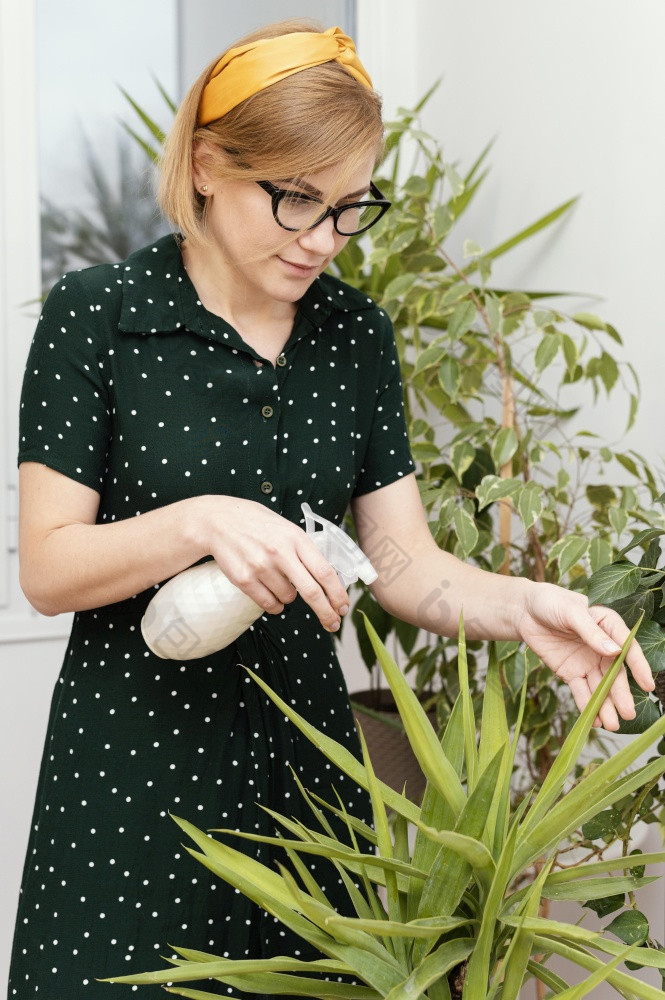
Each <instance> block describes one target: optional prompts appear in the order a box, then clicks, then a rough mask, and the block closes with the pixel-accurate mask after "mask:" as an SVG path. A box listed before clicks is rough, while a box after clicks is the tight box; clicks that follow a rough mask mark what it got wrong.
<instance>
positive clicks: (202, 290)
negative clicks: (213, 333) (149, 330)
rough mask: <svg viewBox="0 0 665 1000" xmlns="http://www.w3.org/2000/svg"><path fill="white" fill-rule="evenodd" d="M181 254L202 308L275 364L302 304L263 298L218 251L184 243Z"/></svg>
mask: <svg viewBox="0 0 665 1000" xmlns="http://www.w3.org/2000/svg"><path fill="white" fill-rule="evenodd" d="M181 251H182V257H183V261H184V264H185V268H186V270H187V274H188V276H189V278H190V281H191V282H192V284H193V285H194V288H195V289H196V293H197V295H198V297H199V299H200V301H201V303H202V305H203V306H204V307H205V308H206V309H207V310H208V312H211V313H213V314H214V315H215V316H219V317H221V319H224V320H225V321H226V322H227V323H229V324H230V325H231V326H232V327H233V328H234V329H235V330H236V331H237V332H238V333H239V334H240V336H241V337H242V338H243V340H244V341H245V342H246V343H247V344H249V346H250V347H253V348H254V350H255V351H256V352H257V353H258V354H260V355H261V357H265V358H269V359H270V360H271V361H272V362H274V360H275V358H277V356H278V355H279V354H280V353H281V351H282V348H283V347H284V344H285V343H286V341H287V340H288V339H289V336H290V334H291V330H292V328H293V321H294V319H295V315H296V312H297V308H298V304H297V303H296V302H279V301H275V300H274V299H271V298H269V297H267V296H264V297H263V298H262V297H261V296H260V295H259V294H256V290H254V289H251V288H250V287H248V285H247V283H246V282H245V281H243V279H242V277H241V276H240V275H239V274H237V272H236V271H235V270H234V269H233V267H232V266H230V265H229V263H228V261H226V260H225V259H224V258H223V257H222V256H221V255H220V254H219V253H216V252H215V251H214V250H209V249H208V248H205V249H204V248H201V247H197V246H192V245H189V244H188V243H187V241H184V242H183V243H182V245H181Z"/></svg>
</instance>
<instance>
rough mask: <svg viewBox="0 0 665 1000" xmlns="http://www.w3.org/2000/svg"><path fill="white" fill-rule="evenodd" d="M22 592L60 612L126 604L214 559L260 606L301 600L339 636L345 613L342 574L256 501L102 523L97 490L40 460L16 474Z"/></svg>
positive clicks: (193, 500) (170, 507)
mask: <svg viewBox="0 0 665 1000" xmlns="http://www.w3.org/2000/svg"><path fill="white" fill-rule="evenodd" d="M19 482H20V489H19V495H20V518H19V522H20V523H19V550H20V570H21V586H22V587H23V590H24V593H25V594H26V597H27V598H28V600H29V601H30V603H31V604H32V605H33V607H34V608H36V609H37V611H40V612H41V613H42V614H45V615H58V614H62V613H63V612H67V611H85V610H86V609H88V608H99V607H103V606H105V605H108V604H114V603H115V602H117V601H122V600H125V599H126V598H128V597H132V596H133V595H134V594H139V593H141V592H142V591H145V590H147V589H148V588H149V587H154V586H155V584H156V583H159V582H161V581H162V580H167V579H169V578H170V577H172V576H175V575H176V573H180V572H181V571H182V570H185V569H187V568H188V567H189V566H192V565H194V563H196V562H198V561H199V560H200V559H202V558H204V557H205V556H208V555H212V556H213V557H214V558H215V560H216V561H217V563H218V564H219V566H220V567H221V569H222V572H223V573H225V574H226V576H227V577H228V578H229V579H230V580H231V582H232V583H234V584H235V585H236V586H237V587H239V588H240V589H241V590H243V591H244V592H245V593H246V594H248V595H249V596H250V597H251V598H252V599H253V600H254V601H256V603H257V604H258V605H260V607H262V608H264V609H265V610H266V611H268V612H270V613H271V614H279V613H280V612H281V611H282V610H283V608H284V605H285V604H288V603H289V602H290V601H293V600H294V599H295V596H296V593H299V594H300V595H301V597H302V598H303V600H304V601H306V603H307V604H308V605H309V606H310V607H311V609H312V611H313V612H314V614H316V616H317V617H318V618H319V619H320V621H321V624H322V625H323V627H324V628H326V629H328V630H329V631H331V632H334V631H335V630H336V629H337V628H339V623H340V617H341V615H342V614H344V611H345V608H346V609H348V602H349V600H348V596H347V593H346V591H345V589H344V587H342V585H341V583H340V582H339V579H338V576H337V573H336V572H335V570H334V569H333V568H332V566H330V564H329V563H328V562H327V560H326V559H325V558H324V557H323V556H322V555H321V553H320V552H319V550H318V549H317V547H316V546H315V545H314V543H313V542H312V540H311V539H310V538H308V537H307V535H306V533H305V532H304V531H303V529H302V528H300V527H298V525H297V524H292V523H291V522H290V521H287V520H286V518H283V517H281V516H280V515H279V514H276V513H275V512H274V511H271V510H268V509H267V508H266V507H264V506H263V505H262V504H260V503H256V502H254V501H253V500H239V499H237V498H236V497H230V496H214V495H213V496H197V497H187V498H186V499H183V500H178V501H176V502H174V503H170V504H166V505H165V506H164V507H157V508H155V509H154V510H151V511H147V512H145V513H143V514H137V515H136V516H134V517H126V518H121V519H119V520H107V521H105V522H104V523H97V517H98V512H99V500H100V498H99V493H97V492H96V491H95V490H92V489H90V488H89V487H88V486H84V485H83V484H82V483H78V482H75V481H74V480H72V479H70V478H69V477H68V476H65V475H62V473H60V472H56V471H55V470H54V469H50V468H48V467H47V466H45V465H41V464H39V463H38V462H22V463H21V466H20V469H19Z"/></svg>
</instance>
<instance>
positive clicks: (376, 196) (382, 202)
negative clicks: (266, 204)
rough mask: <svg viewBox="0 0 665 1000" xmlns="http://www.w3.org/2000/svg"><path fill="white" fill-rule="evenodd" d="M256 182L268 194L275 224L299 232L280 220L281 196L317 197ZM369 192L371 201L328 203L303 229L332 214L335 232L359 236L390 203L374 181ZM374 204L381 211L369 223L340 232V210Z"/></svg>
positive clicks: (381, 215)
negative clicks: (352, 230) (348, 231)
mask: <svg viewBox="0 0 665 1000" xmlns="http://www.w3.org/2000/svg"><path fill="white" fill-rule="evenodd" d="M256 183H257V184H258V185H259V187H261V188H263V190H264V191H265V192H266V193H267V194H269V195H270V198H271V202H272V217H273V219H274V220H275V222H276V223H277V225H278V226H280V227H281V228H282V229H285V230H286V231H287V232H288V233H297V232H299V227H298V226H285V225H284V223H283V222H280V220H279V215H278V211H279V204H280V202H281V201H282V199H283V198H285V197H286V195H294V194H297V195H300V196H301V197H303V198H308V199H310V200H311V201H312V202H316V201H317V199H316V198H313V197H312V196H311V195H308V194H307V192H306V191H294V190H290V189H288V188H280V187H277V185H276V184H271V183H270V181H257V182H256ZM369 193H370V194H371V195H372V196H373V198H372V201H350V202H349V203H348V204H347V205H337V206H335V205H329V206H328V208H327V209H326V210H325V212H323V214H322V215H320V216H319V218H318V219H317V220H316V222H313V223H312V225H311V226H307V228H306V229H305V230H304V231H305V232H309V231H310V230H311V229H316V227H317V226H320V225H321V223H322V222H325V220H326V219H328V218H330V217H331V216H332V220H333V225H334V227H335V232H336V233H339V235H340V236H360V234H361V233H366V232H367V230H368V229H371V228H372V226H375V225H376V224H377V222H379V220H380V219H382V218H383V216H384V215H385V214H386V212H387V211H388V209H389V208H390V206H391V205H392V202H390V201H388V199H387V198H384V196H383V195H382V194H381V192H380V191H379V189H378V187H377V186H376V184H375V183H374V181H370V185H369ZM376 205H378V206H379V208H381V212H380V214H379V215H377V217H376V219H373V220H372V221H371V222H370V223H369V225H367V226H363V228H362V229H357V230H355V231H354V232H353V233H342V232H340V230H339V228H338V226H337V220H338V219H339V216H340V215H341V214H342V212H346V211H347V209H349V208H360V209H363V208H370V207H371V206H376Z"/></svg>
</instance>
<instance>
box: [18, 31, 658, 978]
mask: <svg viewBox="0 0 665 1000" xmlns="http://www.w3.org/2000/svg"><path fill="white" fill-rule="evenodd" d="M381 143H382V125H381V116H380V102H379V98H378V96H377V95H376V93H375V92H374V91H373V89H372V85H371V82H370V79H369V77H368V75H367V73H366V72H365V70H364V68H363V67H362V64H361V63H360V62H359V60H358V58H357V56H356V54H355V49H354V46H353V43H352V41H351V40H350V39H349V38H348V37H347V36H345V35H344V34H342V32H340V31H339V29H330V30H329V31H327V32H319V31H317V30H316V28H315V27H313V26H311V25H309V24H304V23H301V22H297V23H285V24H281V25H276V26H272V27H269V28H266V29H264V30H263V31H261V32H258V33H257V34H255V35H253V36H251V37H249V38H248V39H245V40H244V41H243V42H241V43H239V45H238V46H235V47H234V48H233V49H232V50H229V52H227V53H226V54H225V56H223V57H222V59H220V60H219V62H215V64H213V65H212V66H210V67H208V69H207V70H206V71H205V72H204V73H203V74H202V75H201V77H200V78H199V80H198V81H197V82H196V83H195V84H194V86H193V87H192V89H191V91H190V92H189V94H188V96H187V97H186V99H185V101H184V103H183V105H182V108H181V109H180V111H179V113H178V117H177V119H176V122H175V126H174V129H173V132H172V135H171V137H170V139H169V142H168V144H167V148H166V151H165V157H164V163H163V170H162V178H161V187H160V203H161V207H162V209H163V210H164V212H165V213H166V215H167V216H168V217H169V218H170V219H171V220H172V222H173V223H174V226H175V227H176V229H177V231H178V232H179V236H178V237H177V238H173V237H167V238H165V239H162V240H160V241H158V242H157V243H156V244H155V245H154V246H151V247H148V248H146V249H144V250H140V251H138V252H137V253H135V254H133V255H132V256H131V257H130V258H129V259H128V260H127V261H125V262H124V263H122V264H117V265H114V266H109V265H103V266H100V267H97V268H92V269H90V270H87V271H83V272H78V273H75V274H70V275H66V276H65V277H64V278H63V280H62V281H61V282H60V283H59V285H58V286H56V288H55V289H54V290H53V292H52V293H51V295H50V296H49V299H48V301H47V303H46V305H45V308H44V312H43V316H42V318H41V320H40V323H39V327H38V330H37V333H36V336H35V340H34V343H33V346H32V349H31V354H30V357H29V360H28V364H27V369H26V376H25V383H24V390H23V400H22V411H21V443H20V453H19V462H20V488H21V515H20V518H21V525H20V526H21V577H22V585H23V588H24V590H25V592H26V594H27V596H28V598H29V600H30V601H31V602H32V604H33V605H34V606H35V607H36V608H37V609H38V610H39V611H41V612H43V613H44V614H48V615H54V614H59V613H61V612H64V611H70V610H72V611H75V612H76V615H75V621H74V626H73V631H72V636H71V640H70V643H69V647H68V650H67V654H66V658H65V663H64V666H63V671H62V674H61V676H60V679H59V683H58V685H57V688H56V692H55V696H54V701H53V708H52V714H51V719H50V722H49V733H48V739H47V749H46V752H45V756H44V762H43V766H42V772H41V776H40V784H39V791H38V796H37V804H36V810H35V821H34V826H33V831H32V836H31V841H30V845H29V850H28V860H27V863H26V870H25V876H24V883H23V891H22V897H21V903H20V909H19V918H18V925H17V927H18V929H17V934H16V939H15V946H14V955H13V968H12V978H11V983H10V996H18V997H21V998H23V997H27V996H32V995H33V994H34V993H37V992H39V995H40V996H44V995H46V996H56V995H57V996H62V997H67V998H75V997H79V996H81V997H93V998H94V997H96V996H99V997H102V996H106V993H107V992H108V987H107V986H105V985H102V984H99V983H97V982H96V981H95V977H102V976H108V975H113V974H116V975H117V974H122V973H130V972H137V971H141V970H143V969H147V968H151V967H153V966H154V963H155V959H156V957H157V955H158V954H159V953H160V952H163V950H164V948H166V947H167V942H168V943H169V944H179V945H186V946H190V947H194V948H202V949H207V950H210V951H215V952H217V953H220V954H228V955H230V956H231V957H242V956H244V955H259V954H271V953H284V952H285V950H287V949H289V950H291V951H292V953H293V951H295V953H297V952H298V944H297V943H293V942H286V941H285V940H284V938H285V932H284V931H283V930H281V929H280V928H279V927H278V925H277V924H276V923H275V922H274V921H273V920H272V919H271V918H269V917H267V916H266V915H265V914H263V913H261V912H259V911H258V910H255V909H253V908H252V906H251V905H250V904H249V903H248V902H247V901H246V900H245V899H243V898H242V897H240V896H239V895H237V894H235V893H233V892H231V891H229V890H228V888H227V887H225V886H220V885H215V884H214V883H208V881H207V880H206V879H205V878H203V877H202V876H201V875H200V872H199V870H198V868H197V867H196V866H194V865H192V864H191V863H190V862H189V859H188V858H187V855H186V852H185V851H183V850H182V848H181V847H180V846H179V842H178V841H179V838H178V834H177V830H176V828H175V826H174V824H173V823H172V822H171V820H170V819H169V816H168V813H169V812H175V813H178V814H180V815H183V816H185V817H189V818H191V819H193V820H194V821H195V822H196V823H197V825H198V826H202V827H204V828H205V827H215V826H226V827H232V828H233V827H238V828H242V829H245V830H250V831H252V830H264V831H268V832H271V821H270V818H269V816H268V815H267V814H266V813H265V812H264V811H263V810H262V808H261V807H263V806H268V807H275V808H277V809H279V810H282V811H286V812H295V814H297V815H300V814H301V813H300V811H301V810H302V809H303V808H304V807H303V806H302V804H301V799H300V797H299V793H298V790H297V782H296V779H301V780H302V781H303V783H304V784H305V785H306V786H307V787H309V788H311V789H313V790H315V791H316V792H317V793H319V794H320V795H322V796H323V797H324V798H328V799H332V798H333V797H334V793H333V791H332V788H333V787H335V788H337V789H338V790H339V792H340V793H341V794H342V796H343V801H344V803H345V805H346V806H348V807H349V808H350V809H351V810H352V811H353V812H355V813H356V814H361V815H363V814H365V812H366V810H367V803H366V800H365V798H364V796H363V795H362V794H361V793H360V792H359V790H358V789H356V788H351V787H349V782H348V780H347V781H346V782H345V781H344V778H343V776H341V775H340V774H339V773H335V772H334V770H333V769H332V768H331V765H329V764H328V763H327V762H326V761H324V760H322V759H320V758H319V756H318V755H317V754H316V753H315V752H314V751H313V749H312V748H311V747H310V745H309V744H306V743H305V742H304V741H303V740H301V739H300V738H299V737H298V734H297V733H294V732H293V731H292V728H291V727H290V726H289V725H288V724H286V723H285V721H284V719H283V717H281V716H280V714H279V713H278V712H277V711H276V710H275V709H274V708H273V706H272V705H271V703H269V702H268V701H267V699H266V698H265V697H263V696H261V695H260V693H259V692H258V690H257V688H256V686H255V685H252V684H251V683H250V682H249V681H248V680H247V679H246V677H245V674H244V672H243V671H242V670H241V669H240V668H239V666H238V665H239V664H245V665H248V666H250V667H252V668H254V669H255V670H258V671H260V672H261V673H262V675H263V676H264V677H265V678H266V679H267V681H268V682H269V683H270V684H271V686H273V687H275V688H277V689H278V690H279V691H280V692H281V694H282V697H284V698H288V699H289V700H290V701H291V703H292V704H293V705H294V706H295V707H296V708H297V710H298V711H300V712H301V713H302V714H303V715H305V716H306V717H307V718H308V719H309V720H310V721H311V722H313V723H314V724H315V725H316V726H318V727H321V728H324V729H325V730H326V732H328V733H329V734H330V735H331V736H332V737H334V738H335V739H338V740H341V741H346V742H347V743H348V744H349V745H351V746H353V747H356V746H357V745H356V742H355V734H354V731H353V721H352V717H351V714H350V710H349V705H348V698H347V693H346V689H345V685H344V682H343V679H342V675H341V672H340V669H339V665H338V663H337V660H336V656H335V652H334V647H333V639H332V636H331V633H334V632H335V631H336V630H337V629H338V628H339V626H340V621H341V619H342V617H343V616H344V615H345V614H346V613H347V611H348V608H349V600H348V595H347V593H346V592H345V590H344V588H343V587H342V586H341V584H340V582H339V580H338V578H337V575H336V574H335V572H334V571H333V569H332V568H331V567H330V566H329V565H328V563H327V562H326V561H325V559H323V557H322V556H321V555H320V554H319V552H318V550H317V549H316V547H315V546H314V545H313V543H312V542H311V541H310V540H309V539H308V538H307V537H306V535H305V534H304V532H303V530H302V523H303V519H302V514H301V510H300V504H301V503H302V501H304V500H307V501H308V502H309V503H310V504H311V506H312V507H313V508H314V510H315V511H316V512H318V513H321V514H323V515H324V516H325V517H327V518H329V519H331V520H333V521H335V522H336V523H340V521H341V520H342V518H343V516H344V513H345V511H346V509H347V508H348V506H349V504H350V506H351V510H352V513H353V517H354V519H355V523H356V527H357V530H358V536H359V540H360V544H361V546H363V547H367V548H368V549H371V548H372V547H373V544H374V542H375V541H376V539H383V538H386V537H387V538H389V539H392V540H394V542H396V543H397V544H398V545H399V546H400V548H401V549H402V550H405V551H407V552H408V553H409V554H410V556H411V562H410V563H409V566H408V567H407V568H406V569H405V570H404V571H403V572H402V573H401V574H400V575H399V576H398V577H397V578H396V579H394V580H392V581H390V580H388V579H387V578H385V577H384V578H383V579H382V577H381V576H380V577H379V579H378V581H377V582H376V584H375V585H374V586H373V592H374V595H375V596H376V598H377V599H378V600H379V601H380V602H381V604H382V605H383V606H384V607H386V608H387V609H388V610H389V611H391V612H392V613H394V614H396V615H398V616H400V617H401V618H403V619H405V620H408V621H411V622H414V623H416V624H419V625H422V626H423V627H426V628H428V629H430V630H435V631H439V632H441V633H442V634H443V633H445V634H449V633H451V632H454V631H455V629H456V623H457V619H458V615H459V611H460V609H461V607H462V605H464V611H465V617H466V619H467V621H468V622H470V623H471V624H470V626H469V630H470V633H471V634H472V635H473V636H475V637H481V638H487V637H492V638H499V639H523V640H525V641H526V642H528V643H529V644H530V645H531V647H532V648H533V649H534V650H535V651H536V653H538V655H539V656H541V657H542V658H543V660H545V662H546V663H547V664H548V665H549V666H550V667H551V669H552V670H554V671H555V672H556V673H558V674H559V675H560V676H561V677H562V678H563V679H564V680H566V681H567V683H568V684H569V685H570V688H571V690H572V692H573V695H574V696H575V699H576V702H577V704H578V705H579V706H580V708H581V707H583V705H584V704H585V703H586V702H587V701H588V699H589V697H590V694H591V691H593V689H594V688H595V687H596V686H597V684H598V683H599V681H600V679H601V677H602V674H603V672H604V670H605V669H606V668H607V666H608V665H609V663H610V661H611V658H612V656H613V654H615V653H616V652H617V651H618V649H619V646H620V644H621V643H622V641H623V640H624V638H625V636H626V635H627V630H626V627H625V625H624V624H623V622H622V621H621V619H620V618H619V617H618V616H617V615H616V614H614V613H612V612H610V611H608V610H607V609H604V608H592V609H589V608H588V607H587V605H586V602H585V600H584V598H582V597H581V596H580V595H577V594H570V593H568V592H567V591H565V590H562V589H560V588H557V587H554V586H550V585H547V584H534V583H531V582H529V581H527V580H523V579H506V578H504V577H498V576H494V575H491V574H488V573H484V572H482V571H480V570H478V569H475V568H473V567H470V566H466V565H464V564H462V563H460V562H459V561H458V560H456V559H455V558H454V557H452V556H451V555H449V554H447V553H444V552H441V551H439V550H438V549H437V548H436V546H435V545H434V544H433V542H432V539H431V535H430V533H429V530H428V527H427V524H426V520H425V517H424V514H423V510H422V507H421V504H420V501H419V495H418V490H417V488H416V484H415V479H414V476H413V463H412V460H411V456H410V453H409V448H408V442H407V437H406V430H405V425H404V418H403V412H402V392H401V383H400V376H399V368H398V362H397V355H396V350H395V345H394V340H393V335H392V330H391V327H390V323H389V320H388V319H387V317H386V316H385V315H384V314H383V312H382V311H381V310H379V309H378V308H377V307H376V306H375V305H374V304H373V303H372V302H371V301H369V300H368V299H366V298H365V297H364V296H362V295H360V294H359V293H358V292H357V291H355V290H354V289H352V288H350V287H348V286H345V285H344V284H342V283H341V282H340V281H338V280H336V279H334V278H331V277H329V276H327V275H326V274H325V273H324V272H325V270H326V268H327V267H328V265H329V264H330V262H331V261H332V260H333V259H334V257H335V255H336V254H337V253H338V252H339V251H340V250H341V249H342V247H343V246H344V245H345V244H346V242H347V240H348V239H349V237H350V236H351V235H353V234H355V233H358V232H359V231H362V230H363V229H364V228H367V227H368V226H369V225H371V224H373V223H374V222H375V221H378V219H379V218H380V216H381V214H382V213H383V212H384V211H385V210H386V208H387V203H386V202H385V200H384V199H383V198H382V196H381V193H380V191H379V190H378V188H376V186H375V185H374V184H373V183H372V170H373V168H374V166H375V163H376V161H377V159H378V158H379V156H380V154H381ZM211 556H212V557H213V558H214V559H216V560H217V562H218V563H219V565H220V566H221V568H222V570H223V571H224V573H225V574H226V575H227V576H228V577H229V578H230V579H231V580H232V581H233V582H234V583H236V584H237V585H238V586H240V587H241V588H242V589H243V590H244V591H245V592H246V593H247V594H249V595H250V596H251V597H252V598H253V599H254V600H255V601H256V602H257V603H259V604H260V605H261V606H262V607H263V608H264V609H265V612H266V614H264V616H263V617H262V618H261V619H260V620H259V621H258V622H257V623H256V625H255V626H254V627H253V628H252V629H250V630H249V631H247V632H246V633H245V634H244V635H243V636H241V637H240V639H238V641H237V642H236V643H235V644H234V645H233V646H231V647H230V648H228V649H226V650H223V651H221V652H220V653H217V654H214V655H212V656H209V657H205V658H203V659H199V660H189V661H187V662H179V661H178V659H177V648H176V647H177V643H178V642H179V641H182V637H181V636H175V635H173V636H168V635H167V636H165V637H164V642H165V643H168V642H171V644H172V646H173V657H174V658H173V659H171V660H168V661H164V660H161V659H158V658H156V657H155V656H154V655H153V654H152V653H151V652H150V651H149V650H148V649H147V648H146V646H145V644H144V643H143V641H142V639H141V634H140V629H139V623H140V619H141V616H142V614H143V612H144V611H145V608H146V606H147V604H148V602H149V600H150V597H151V596H152V594H153V593H154V587H155V586H157V585H158V584H159V582H161V581H164V580H166V579H168V578H169V577H171V576H173V575H174V574H176V573H178V572H180V571H181V570H184V569H185V568H186V567H188V566H190V565H192V564H193V563H195V562H197V561H199V560H201V559H203V558H206V557H211ZM442 583H443V584H445V585H447V595H448V603H447V604H446V605H445V606H442V607H443V609H444V611H445V613H443V612H442V613H440V614H439V615H438V618H437V616H433V615H432V601H431V595H432V593H433V590H434V589H435V588H438V587H440V586H441V584H442ZM628 662H629V665H630V668H631V670H632V673H633V676H634V677H635V679H636V681H637V682H638V683H639V684H640V686H641V687H642V688H644V689H645V690H650V689H651V687H652V686H653V682H652V679H651V674H650V671H649V668H648V665H647V664H646V661H645V660H644V657H643V655H642V653H641V651H640V649H639V647H637V646H635V647H634V648H633V649H632V651H631V654H630V656H629V659H628ZM633 714H634V708H633V703H632V698H631V695H630V691H629V688H628V683H627V678H626V675H625V673H624V674H622V675H621V676H620V677H619V679H618V680H617V681H616V683H615V684H614V687H613V689H612V692H611V694H610V696H609V697H608V699H607V700H606V702H605V704H604V705H603V707H602V709H601V711H600V717H599V720H597V721H598V723H599V724H601V723H602V724H603V725H604V726H606V727H607V728H609V729H614V728H616V726H617V724H618V715H621V716H623V717H625V718H630V717H632V715H633ZM304 815H305V818H306V814H304ZM306 821H307V819H306ZM265 851H266V849H265V848H262V847H261V846H260V845H256V856H259V857H262V858H263V859H265V858H266V853H265ZM317 877H318V878H319V879H320V884H322V885H325V883H326V880H328V879H330V878H332V883H333V884H329V885H327V886H326V891H327V892H328V893H329V894H331V895H332V896H335V893H336V892H337V886H336V885H335V884H334V882H335V877H332V876H331V873H330V872H329V871H328V872H324V871H320V872H317ZM339 900H340V905H342V896H341V895H340V896H339ZM219 989H220V992H222V988H221V987H220V988H219ZM134 990H136V988H134Z"/></svg>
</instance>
